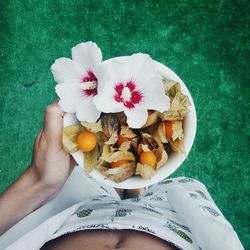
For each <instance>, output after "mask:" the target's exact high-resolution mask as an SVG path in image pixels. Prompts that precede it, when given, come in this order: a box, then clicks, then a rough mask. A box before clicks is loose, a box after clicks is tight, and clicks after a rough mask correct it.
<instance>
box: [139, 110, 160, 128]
mask: <svg viewBox="0 0 250 250" xmlns="http://www.w3.org/2000/svg"><path fill="white" fill-rule="evenodd" d="M157 120H158V112H153V113H152V114H150V115H149V116H148V119H147V121H146V123H145V124H144V125H143V126H142V128H146V127H149V126H151V125H152V124H154V123H156V122H157Z"/></svg>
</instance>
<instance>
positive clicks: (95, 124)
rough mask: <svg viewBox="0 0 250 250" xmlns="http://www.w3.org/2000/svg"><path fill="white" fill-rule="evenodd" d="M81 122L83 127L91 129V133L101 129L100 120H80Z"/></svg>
mask: <svg viewBox="0 0 250 250" xmlns="http://www.w3.org/2000/svg"><path fill="white" fill-rule="evenodd" d="M81 124H82V126H83V127H84V128H86V129H87V130H88V131H91V132H92V133H97V132H102V131H103V129H102V124H101V120H99V121H98V122H86V121H81Z"/></svg>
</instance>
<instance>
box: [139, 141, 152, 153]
mask: <svg viewBox="0 0 250 250" xmlns="http://www.w3.org/2000/svg"><path fill="white" fill-rule="evenodd" d="M150 151H151V150H150V148H149V146H148V145H147V144H142V143H141V144H139V146H138V155H140V154H141V153H143V152H150Z"/></svg>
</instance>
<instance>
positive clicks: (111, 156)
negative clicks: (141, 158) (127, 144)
mask: <svg viewBox="0 0 250 250" xmlns="http://www.w3.org/2000/svg"><path fill="white" fill-rule="evenodd" d="M106 146H108V145H104V147H103V153H102V156H101V157H100V158H101V159H102V160H104V161H106V162H108V163H111V162H116V161H120V160H129V161H135V156H134V155H133V153H131V152H129V151H114V152H112V148H111V147H109V146H108V147H109V148H107V147H106Z"/></svg>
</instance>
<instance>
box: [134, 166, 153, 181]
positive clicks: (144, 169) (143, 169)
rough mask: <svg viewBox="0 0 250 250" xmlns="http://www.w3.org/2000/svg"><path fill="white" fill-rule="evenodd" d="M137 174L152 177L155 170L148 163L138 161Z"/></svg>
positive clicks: (147, 177) (144, 177)
mask: <svg viewBox="0 0 250 250" xmlns="http://www.w3.org/2000/svg"><path fill="white" fill-rule="evenodd" d="M135 174H136V175H140V176H141V177H142V178H143V179H151V178H152V177H153V176H154V175H155V170H154V168H152V167H150V166H148V165H143V164H141V163H137V165H136V170H135Z"/></svg>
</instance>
